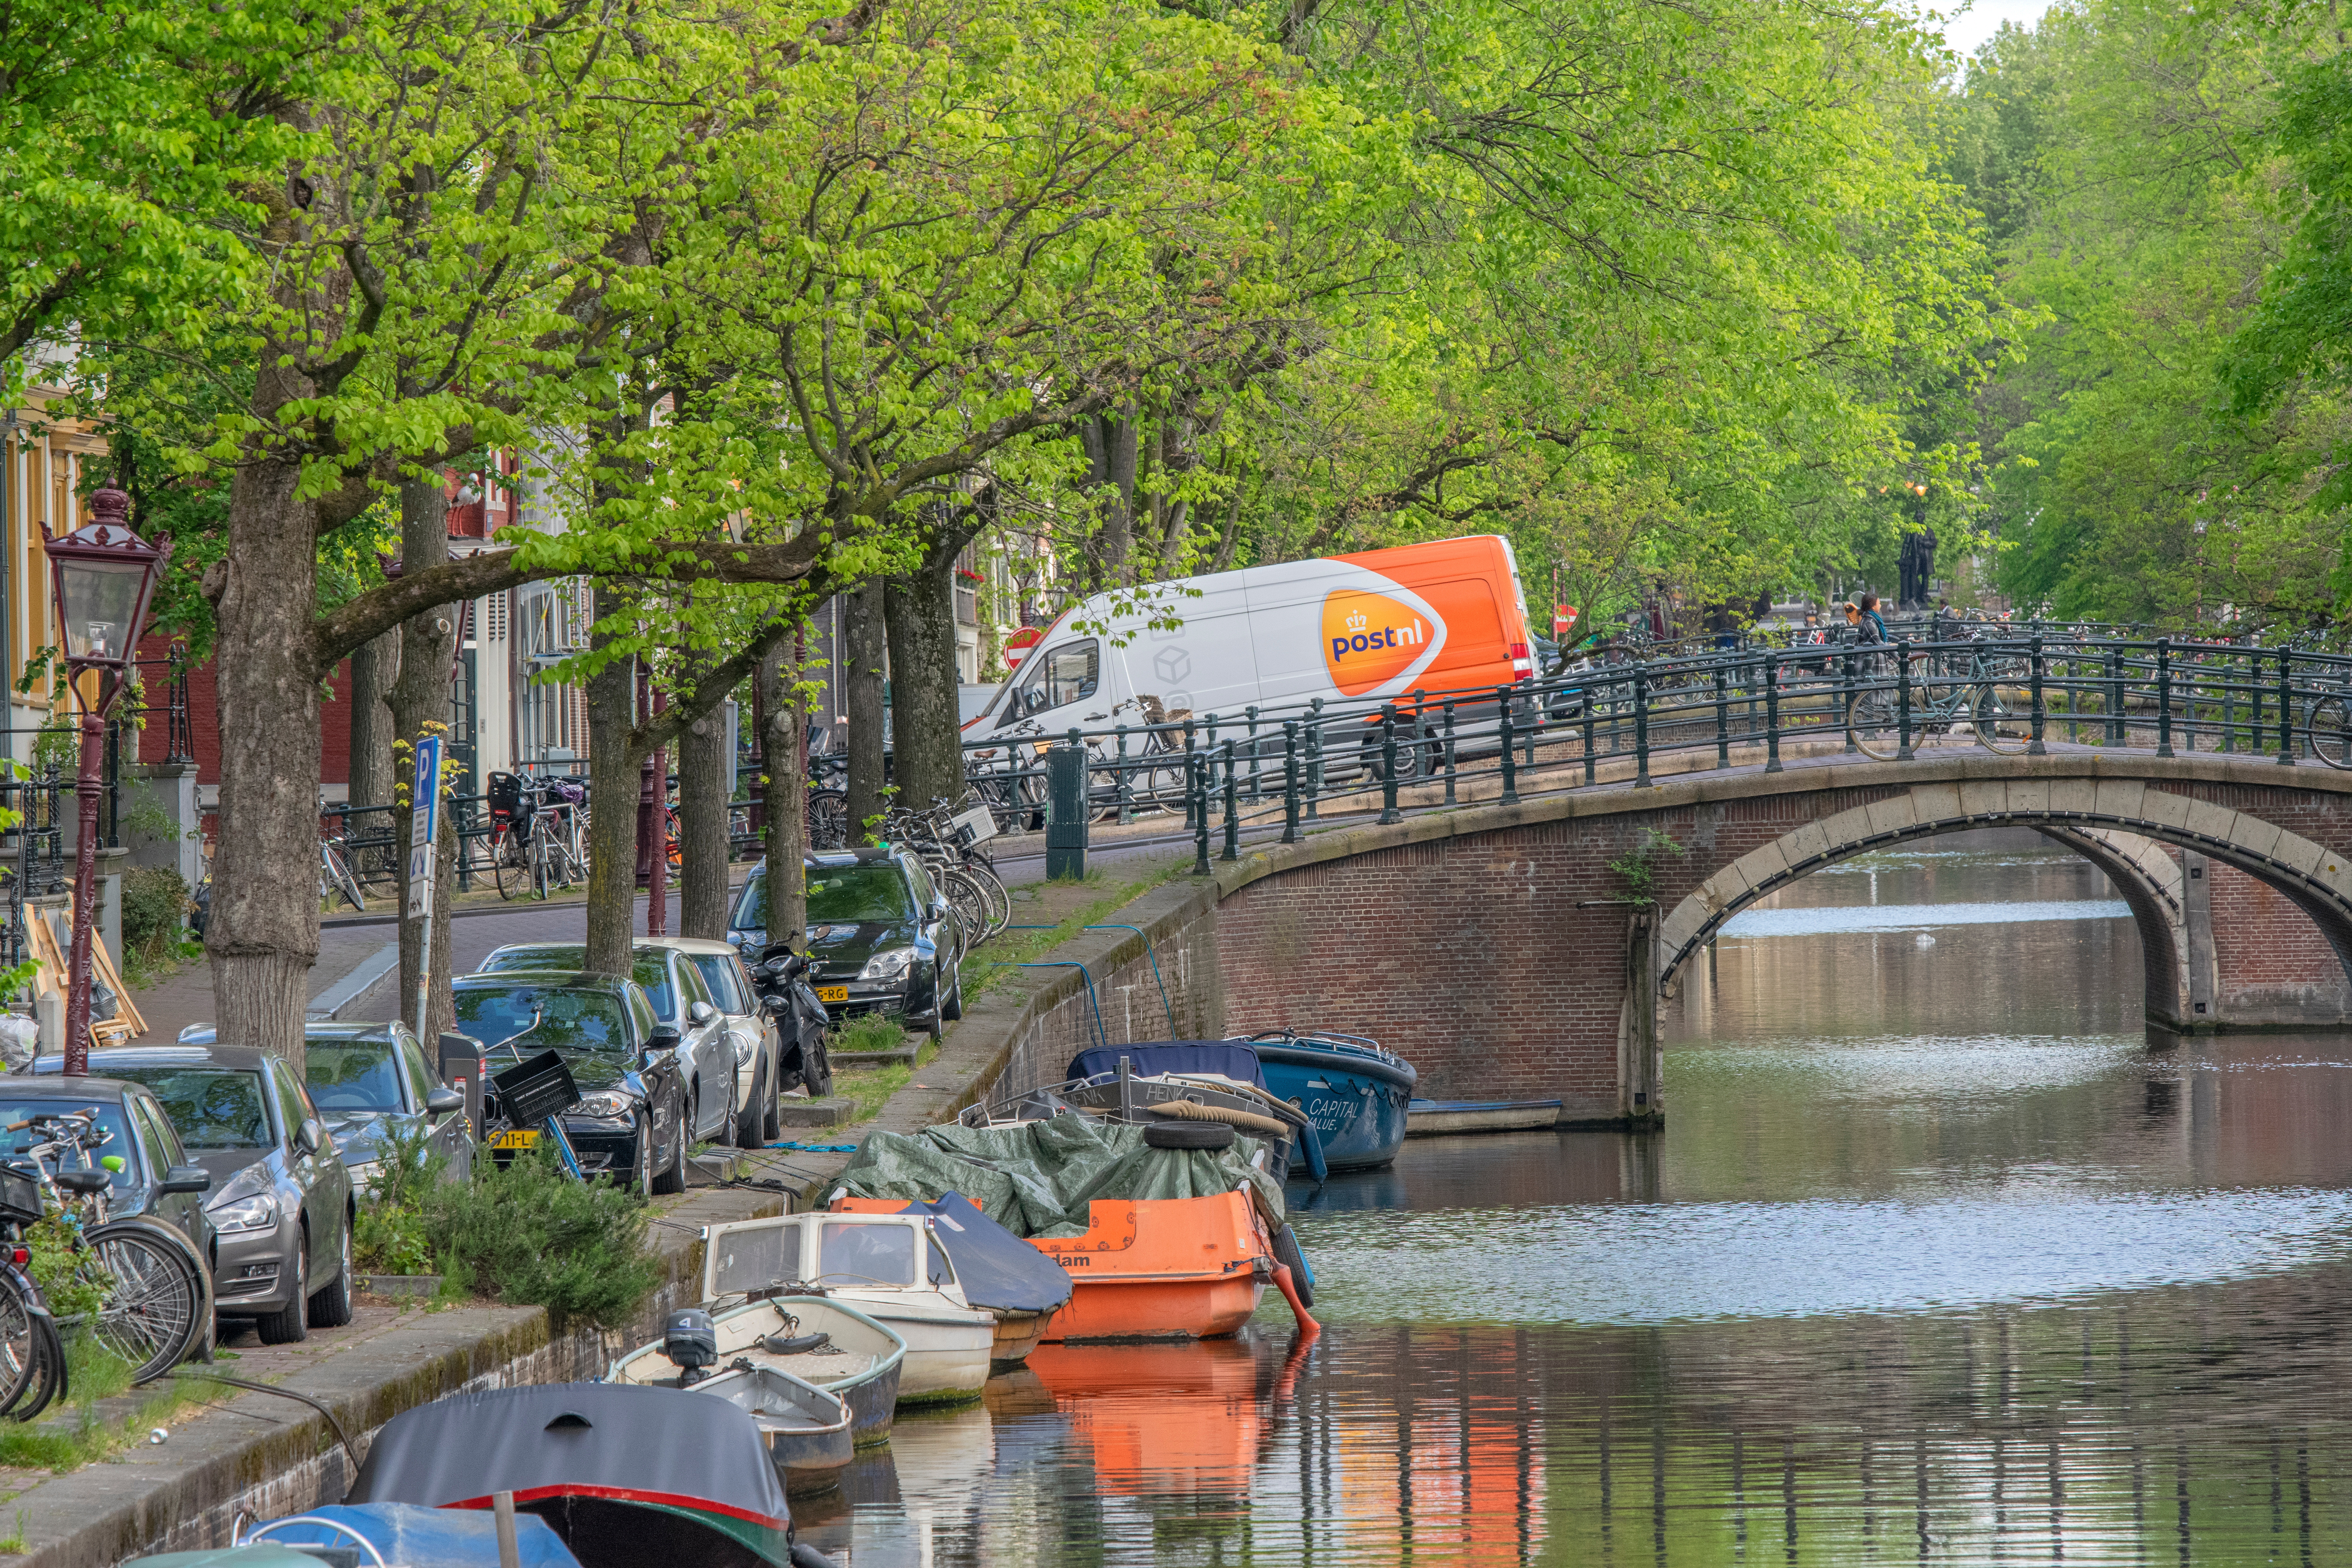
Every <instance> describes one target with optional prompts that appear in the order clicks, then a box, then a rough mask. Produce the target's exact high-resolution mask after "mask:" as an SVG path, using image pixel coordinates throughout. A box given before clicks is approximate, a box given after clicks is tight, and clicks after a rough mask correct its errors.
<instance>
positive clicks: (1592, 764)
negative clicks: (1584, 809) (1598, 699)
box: [1584, 686, 1601, 784]
mask: <svg viewBox="0 0 2352 1568" xmlns="http://www.w3.org/2000/svg"><path fill="white" fill-rule="evenodd" d="M1600 765H1601V759H1600V758H1599V757H1596V756H1594V755H1593V754H1592V688H1591V687H1590V686H1588V687H1586V688H1585V689H1584V782H1585V783H1586V784H1591V782H1592V781H1593V780H1594V779H1595V778H1596V777H1598V776H1599V774H1598V773H1596V772H1595V771H1594V770H1596V769H1597V768H1599V767H1600Z"/></svg>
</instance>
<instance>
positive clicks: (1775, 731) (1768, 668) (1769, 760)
mask: <svg viewBox="0 0 2352 1568" xmlns="http://www.w3.org/2000/svg"><path fill="white" fill-rule="evenodd" d="M1764 771H1765V772H1766V773H1779V772H1780V656H1779V655H1778V654H1773V653H1768V654H1766V655H1765V656H1764Z"/></svg>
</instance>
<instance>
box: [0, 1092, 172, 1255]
mask: <svg viewBox="0 0 2352 1568" xmlns="http://www.w3.org/2000/svg"><path fill="white" fill-rule="evenodd" d="M92 1059H93V1060H94V1059H96V1058H92ZM33 1071H34V1072H36V1073H47V1074H56V1073H58V1071H60V1063H59V1059H58V1058H56V1057H45V1058H41V1059H40V1060H38V1061H36V1062H35V1063H34V1064H33ZM0 1081H5V1084H6V1091H5V1093H0V1122H8V1121H24V1120H25V1119H26V1117H28V1116H36V1115H53V1114H55V1113H56V1112H58V1111H60V1110H95V1111H97V1112H98V1125H99V1128H100V1130H101V1131H105V1132H106V1133H108V1134H110V1141H109V1142H107V1144H106V1146H105V1152H106V1153H109V1154H120V1155H121V1156H122V1169H121V1170H120V1171H117V1172H115V1173H114V1180H113V1184H112V1187H111V1190H110V1191H109V1192H108V1194H106V1202H107V1212H108V1213H109V1214H110V1215H115V1216H118V1217H121V1216H128V1215H151V1216H152V1217H153V1218H156V1219H159V1220H162V1221H163V1223H164V1224H165V1225H168V1226H171V1227H172V1228H173V1230H176V1231H178V1232H179V1233H180V1234H181V1235H182V1236H184V1237H187V1238H188V1245H189V1246H191V1247H194V1248H195V1249H196V1256H197V1257H199V1258H203V1259H204V1261H205V1268H206V1270H207V1271H209V1270H210V1269H211V1268H213V1266H214V1263H215V1250H214V1247H213V1225H212V1221H211V1219H210V1218H209V1217H208V1216H207V1215H205V1194H206V1193H207V1192H209V1191H210V1190H211V1188H212V1186H213V1175H212V1173H211V1172H210V1171H207V1170H205V1168H204V1167H203V1166H201V1165H198V1164H197V1163H195V1162H194V1161H193V1160H191V1159H189V1158H188V1152H187V1149H186V1147H185V1145H184V1144H183V1143H182V1142H181V1141H180V1134H179V1131H178V1130H177V1129H176V1128H174V1127H173V1125H172V1116H171V1112H170V1111H169V1110H165V1109H164V1107H163V1102H162V1101H160V1100H157V1099H156V1098H155V1095H154V1091H153V1090H152V1089H148V1088H147V1087H146V1085H144V1084H140V1083H131V1082H127V1081H125V1080H123V1079H119V1078H111V1077H109V1078H81V1079H64V1078H58V1077H48V1078H27V1077H24V1076H21V1075H14V1074H12V1075H11V1076H9V1077H8V1078H7V1079H5V1080H0ZM34 1137H35V1134H34V1133H32V1132H31V1131H24V1132H18V1133H16V1134H14V1135H13V1137H12V1139H11V1142H9V1143H8V1144H7V1145H6V1146H5V1148H6V1152H11V1153H16V1152H22V1151H23V1150H24V1149H26V1147H27V1146H28V1141H29V1140H31V1139H33V1138H34Z"/></svg>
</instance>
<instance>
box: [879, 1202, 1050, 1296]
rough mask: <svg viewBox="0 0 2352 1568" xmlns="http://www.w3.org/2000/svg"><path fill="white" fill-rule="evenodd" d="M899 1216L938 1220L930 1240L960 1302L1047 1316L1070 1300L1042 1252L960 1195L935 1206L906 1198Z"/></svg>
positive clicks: (934, 1203) (1048, 1259)
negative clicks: (947, 1265) (947, 1266)
mask: <svg viewBox="0 0 2352 1568" xmlns="http://www.w3.org/2000/svg"><path fill="white" fill-rule="evenodd" d="M898 1212H899V1213H900V1214H927V1215H931V1216H932V1217H933V1219H934V1220H936V1221H937V1223H936V1224H934V1225H933V1226H931V1239H932V1240H934V1241H936V1242H938V1243H939V1244H940V1246H941V1247H945V1248H947V1254H948V1258H949V1260H950V1261H951V1262H952V1263H954V1265H955V1271H956V1283H957V1284H959V1285H961V1286H962V1287H963V1299H964V1300H967V1301H970V1302H971V1304H972V1305H973V1306H975V1307H985V1308H989V1309H992V1310H996V1311H1004V1312H1045V1311H1051V1310H1053V1309H1054V1308H1055V1307H1058V1306H1060V1305H1062V1303H1064V1302H1065V1301H1067V1300H1069V1299H1070V1277H1069V1276H1068V1275H1067V1274H1065V1273H1063V1272H1062V1269H1061V1266H1060V1265H1059V1264H1056V1263H1055V1262H1054V1261H1053V1260H1052V1259H1051V1258H1047V1257H1046V1256H1045V1254H1044V1253H1042V1252H1040V1251H1038V1250H1037V1249H1036V1248H1035V1247H1032V1246H1030V1245H1029V1244H1028V1243H1027V1242H1025V1241H1024V1240H1022V1239H1021V1238H1020V1237H1017V1236H1015V1235H1013V1233H1012V1232H1011V1231H1009V1230H1007V1229H1005V1228H1004V1227H1003V1226H1001V1225H999V1224H997V1223H996V1222H995V1221H994V1220H992V1219H991V1218H989V1217H988V1215H985V1214H982V1212H981V1211H980V1210H979V1209H978V1208H977V1207H975V1206H974V1205H973V1204H972V1201H971V1199H970V1198H968V1197H965V1196H964V1195H963V1194H961V1193H945V1194H941V1195H940V1198H939V1199H938V1200H937V1201H936V1202H932V1203H926V1202H924V1201H923V1200H922V1199H920V1198H910V1199H908V1201H907V1204H906V1206H905V1207H903V1208H901V1209H900V1210H899V1211H898Z"/></svg>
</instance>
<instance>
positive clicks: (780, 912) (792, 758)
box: [760, 647, 808, 942]
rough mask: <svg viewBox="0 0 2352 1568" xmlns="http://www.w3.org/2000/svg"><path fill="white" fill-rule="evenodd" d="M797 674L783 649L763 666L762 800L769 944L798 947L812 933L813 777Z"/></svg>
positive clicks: (761, 671)
mask: <svg viewBox="0 0 2352 1568" xmlns="http://www.w3.org/2000/svg"><path fill="white" fill-rule="evenodd" d="M794 673H796V672H795V671H794V670H793V668H792V660H791V656H790V655H788V654H786V653H785V652H784V650H783V649H782V648H781V647H779V648H777V649H776V650H775V651H774V652H772V653H771V654H769V655H768V657H767V658H764V659H761V661H760V688H761V704H762V705H763V710H764V711H763V714H762V723H761V731H760V758H761V767H762V771H763V776H762V778H761V784H760V795H761V799H763V800H765V801H766V802H767V819H768V820H767V857H768V860H767V870H766V875H767V879H768V940H769V941H770V942H785V941H791V942H798V941H800V939H801V937H802V936H803V934H804V933H805V932H806V931H808V884H807V880H806V879H805V877H804V876H803V865H802V858H803V856H805V855H806V854H807V852H808V844H807V830H808V773H807V770H806V769H805V768H803V766H802V764H801V736H802V734H803V725H804V724H805V723H806V721H807V720H806V716H805V715H804V714H803V713H802V711H801V710H800V708H799V706H798V704H797V703H795V702H794V700H793V693H792V690H791V686H790V679H791V677H792V675H793V674H794Z"/></svg>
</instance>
